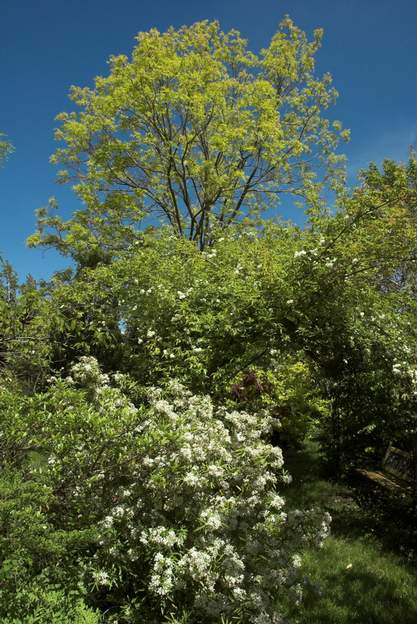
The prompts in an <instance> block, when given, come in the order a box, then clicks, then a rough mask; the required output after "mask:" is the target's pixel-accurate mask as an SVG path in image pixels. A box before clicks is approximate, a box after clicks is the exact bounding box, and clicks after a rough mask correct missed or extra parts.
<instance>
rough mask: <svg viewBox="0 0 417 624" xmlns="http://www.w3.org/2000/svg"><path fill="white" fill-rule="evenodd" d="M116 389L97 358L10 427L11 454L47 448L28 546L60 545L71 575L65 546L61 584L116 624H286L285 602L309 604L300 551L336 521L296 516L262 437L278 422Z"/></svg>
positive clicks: (175, 392) (173, 385)
mask: <svg viewBox="0 0 417 624" xmlns="http://www.w3.org/2000/svg"><path fill="white" fill-rule="evenodd" d="M93 380H95V387H94V392H92V390H93V388H92V384H93ZM115 384H118V386H120V387H122V386H126V383H125V380H124V378H123V375H120V374H116V375H111V376H109V377H107V376H103V375H102V373H101V371H100V369H99V367H98V365H97V362H96V361H95V360H94V359H93V358H87V357H85V358H82V359H81V360H80V361H79V363H78V364H77V365H76V366H74V367H73V369H72V371H71V377H70V378H69V379H67V380H64V381H55V382H54V383H53V385H52V387H51V390H50V391H49V392H47V393H46V394H43V395H37V396H35V397H33V398H32V399H25V409H24V411H25V416H24V418H25V428H19V427H18V426H16V413H15V414H14V419H13V418H12V417H10V422H9V425H10V426H9V430H8V439H9V440H10V439H11V438H12V437H13V436H14V442H13V448H14V451H13V453H11V455H10V457H12V456H16V449H17V448H25V449H27V448H30V447H31V445H32V446H36V447H37V448H39V449H40V448H41V451H39V453H40V457H39V456H37V458H36V461H35V462H34V463H33V465H32V468H31V476H30V479H31V480H32V481H34V482H35V483H37V484H39V487H40V486H41V487H42V488H44V489H42V492H45V494H43V498H42V500H40V502H39V513H40V514H41V517H42V522H41V521H40V523H39V527H38V531H39V532H40V535H39V536H38V538H37V541H36V543H31V545H30V548H31V549H34V550H35V551H36V549H37V548H42V547H41V546H38V544H42V543H43V541H44V540H45V539H46V537H45V536H48V540H50V541H51V544H55V542H56V543H58V544H59V558H60V560H61V561H62V562H63V565H62V567H60V566H57V561H56V553H57V552H58V551H57V547H53V548H54V552H52V550H53V548H52V546H51V549H50V550H51V552H50V553H49V554H47V555H45V554H42V557H43V566H44V567H45V568H46V569H48V570H49V571H50V573H51V575H52V580H53V581H54V582H56V583H58V584H68V583H69V581H68V579H67V578H66V577H65V574H66V572H65V571H68V574H71V583H70V584H71V586H74V585H76V584H77V583H80V584H82V585H83V586H84V587H86V588H87V597H86V600H87V604H88V605H89V606H90V607H91V608H93V609H96V608H99V609H101V610H102V611H104V612H105V621H106V622H116V621H117V622H129V623H136V622H138V623H139V622H149V623H151V622H155V623H158V624H159V623H161V622H163V621H165V619H167V618H170V617H171V618H180V619H181V618H183V621H188V622H196V623H197V622H202V621H204V622H208V623H209V622H213V623H215V622H216V623H217V622H220V621H221V616H224V617H228V618H233V621H240V622H248V623H249V622H250V623H255V622H259V623H261V622H262V623H264V622H265V623H266V622H271V623H272V622H279V621H281V620H280V617H281V607H280V604H281V601H282V600H284V599H285V600H287V597H288V594H289V593H290V594H291V593H292V594H293V595H294V598H295V599H299V597H300V591H301V585H300V582H299V571H300V565H301V559H300V556H299V555H298V553H299V552H300V551H301V550H302V549H303V548H304V546H305V545H306V544H307V543H311V542H312V541H313V542H314V541H315V542H316V543H321V542H322V540H323V539H324V537H325V536H326V534H327V532H328V520H329V518H323V517H321V515H320V514H319V513H316V512H301V511H292V512H290V513H287V512H286V510H285V503H284V499H283V498H282V496H281V495H280V493H279V486H280V484H282V483H283V482H284V481H286V480H288V475H286V473H285V471H284V469H283V457H282V453H281V450H280V449H279V448H276V447H275V448H274V447H272V446H271V445H270V444H267V443H266V442H265V441H264V439H263V438H264V435H265V433H266V432H267V431H268V428H269V427H270V420H269V418H268V417H267V416H266V415H262V414H257V415H251V414H248V413H244V412H228V411H226V410H225V409H222V408H215V407H214V406H213V404H212V401H211V400H210V398H209V397H208V396H194V395H192V394H191V393H190V392H188V391H187V390H186V389H185V388H184V387H183V386H182V385H180V384H179V383H177V382H170V383H169V384H168V385H167V387H166V388H165V389H163V390H162V389H158V388H153V389H151V390H150V391H149V402H148V404H145V405H141V406H139V407H138V406H135V405H133V403H131V401H130V399H129V398H128V397H127V396H126V394H125V393H124V392H123V391H122V390H121V389H120V387H118V386H117V385H115ZM13 432H14V433H13ZM26 478H28V476H27V475H26ZM45 488H46V489H45ZM34 505H35V507H34V508H33V509H32V510H30V513H32V514H33V513H37V512H36V511H35V508H36V503H34ZM28 513H29V512H28ZM42 527H44V528H42ZM43 532H44V533H45V536H43ZM31 556H32V555H31ZM37 556H38V555H36V557H37ZM36 557H35V558H36ZM42 557H41V559H42ZM54 557H55V559H54ZM184 618H188V619H184Z"/></svg>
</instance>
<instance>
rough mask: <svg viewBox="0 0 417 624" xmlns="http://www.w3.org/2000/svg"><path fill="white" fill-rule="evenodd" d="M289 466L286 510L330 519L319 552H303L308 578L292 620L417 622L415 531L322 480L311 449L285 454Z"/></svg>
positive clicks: (304, 623) (309, 623) (308, 623)
mask: <svg viewBox="0 0 417 624" xmlns="http://www.w3.org/2000/svg"><path fill="white" fill-rule="evenodd" d="M287 468H288V470H289V471H290V473H291V474H292V476H293V483H292V485H291V486H290V487H289V488H288V490H287V492H286V498H287V503H288V505H289V507H298V508H301V509H302V508H306V507H312V506H316V507H320V508H321V509H323V510H326V511H329V512H330V514H331V515H332V517H333V522H332V536H331V537H330V538H329V539H328V540H327V541H326V543H325V545H324V547H323V548H322V549H321V550H319V551H317V550H311V551H307V552H306V553H305V554H304V564H305V572H306V575H307V578H308V579H310V581H309V582H306V588H305V592H304V594H305V600H304V603H303V605H302V607H301V609H299V610H298V611H296V612H294V613H293V614H292V617H291V619H290V622H291V623H294V624H321V623H323V624H394V623H395V624H417V570H416V568H417V566H415V565H414V566H413V561H414V564H415V559H414V560H413V557H414V555H415V551H413V544H414V537H415V533H413V530H412V527H411V528H410V527H409V526H405V525H404V523H402V522H400V521H398V519H395V516H393V517H391V518H390V517H389V514H387V510H386V509H385V510H384V509H383V505H382V506H381V505H379V506H378V505H371V504H369V501H365V504H364V505H360V504H358V499H357V497H356V496H355V493H354V491H353V490H352V488H351V487H349V485H346V484H345V483H339V482H335V481H330V480H328V479H326V478H325V473H324V471H323V469H322V463H321V458H320V454H319V449H318V447H317V446H315V445H309V446H308V447H307V448H306V449H304V450H303V451H298V452H295V453H293V454H290V453H287ZM393 518H394V519H393ZM410 539H411V541H410ZM407 555H408V558H407Z"/></svg>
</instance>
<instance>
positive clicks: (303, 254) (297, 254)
mask: <svg viewBox="0 0 417 624" xmlns="http://www.w3.org/2000/svg"><path fill="white" fill-rule="evenodd" d="M306 255H307V252H306V250H305V249H300V251H296V252H295V254H294V258H301V257H302V256H306Z"/></svg>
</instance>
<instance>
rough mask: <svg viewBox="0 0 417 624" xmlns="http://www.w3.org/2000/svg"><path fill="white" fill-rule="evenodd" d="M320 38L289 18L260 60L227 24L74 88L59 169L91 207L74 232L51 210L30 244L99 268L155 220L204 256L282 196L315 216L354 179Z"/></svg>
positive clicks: (75, 220)
mask: <svg viewBox="0 0 417 624" xmlns="http://www.w3.org/2000/svg"><path fill="white" fill-rule="evenodd" d="M321 39H322V31H321V30H316V31H314V36H313V40H312V41H309V40H308V38H307V36H306V34H305V33H304V32H303V31H301V30H300V29H299V28H298V27H296V26H295V25H294V24H293V22H292V21H291V20H290V19H289V18H286V19H284V20H283V22H282V23H281V25H280V27H279V30H278V32H277V33H276V34H275V35H274V36H273V38H272V41H271V43H270V45H269V47H268V48H266V49H264V50H261V52H260V53H259V54H254V53H252V52H250V51H249V50H248V49H247V42H246V41H245V40H244V39H242V37H241V36H240V34H239V33H238V32H237V31H235V30H232V31H230V32H228V33H224V32H222V31H221V30H220V27H219V24H218V23H217V22H213V23H209V22H207V21H203V22H197V23H196V24H194V25H192V26H190V27H185V26H184V27H182V28H181V29H179V30H174V29H173V28H170V29H169V30H168V31H167V32H166V33H159V32H158V31H157V30H155V29H152V30H150V31H149V32H147V33H140V34H139V35H138V37H137V45H136V47H135V49H134V50H133V54H132V58H131V60H129V59H128V58H127V57H126V56H124V55H121V56H113V57H111V59H110V73H109V75H108V76H107V77H98V78H96V80H95V85H94V87H93V88H88V87H86V88H80V87H73V88H72V90H71V94H70V98H71V100H72V101H73V102H74V103H75V104H76V105H77V106H78V107H79V109H80V112H78V113H77V112H71V113H62V114H60V115H58V120H59V121H61V127H60V128H59V129H58V130H57V131H56V138H57V139H58V140H59V141H62V142H63V143H64V146H63V147H60V148H59V149H58V150H57V151H56V153H55V154H54V156H53V157H52V162H53V163H57V164H62V165H63V166H64V169H63V170H62V171H60V172H59V179H60V181H61V182H69V181H71V182H75V183H76V184H75V187H74V188H75V191H76V192H77V194H78V196H79V197H80V199H81V200H82V202H83V203H84V206H85V207H84V208H83V210H80V211H78V212H76V213H75V215H74V216H73V217H72V219H70V220H69V221H67V222H63V221H62V220H61V219H60V218H59V217H58V216H51V214H50V213H49V212H48V210H47V209H41V210H40V212H39V213H38V232H37V233H36V234H35V235H33V236H32V237H31V238H30V240H29V244H30V245H32V246H34V245H39V244H41V245H50V246H55V247H58V248H59V249H60V251H61V252H63V253H64V254H67V255H71V256H73V257H75V259H76V260H77V261H79V262H80V261H81V263H82V262H83V261H84V262H85V256H86V255H87V256H88V258H87V264H88V263H89V262H90V264H91V263H92V264H94V262H97V259H100V258H101V259H103V258H106V257H108V256H109V255H110V256H112V254H114V252H115V251H117V250H119V249H120V248H124V247H126V246H127V245H129V244H131V242H132V238H133V239H134V227H133V226H135V225H136V224H137V223H138V222H139V221H141V219H142V218H143V217H144V216H146V215H152V216H155V215H156V216H162V218H163V219H164V220H165V221H167V222H168V223H170V224H171V226H172V228H173V230H174V232H175V233H176V235H178V236H180V237H186V238H188V239H190V240H192V241H195V242H196V243H197V244H198V246H199V248H200V249H203V248H204V247H205V246H206V245H207V244H208V243H210V242H211V240H212V237H213V233H214V231H215V230H216V228H220V229H222V228H225V227H227V226H228V225H230V224H232V223H234V222H236V221H237V220H239V219H241V218H242V217H244V216H245V215H248V214H253V213H254V211H259V210H265V209H267V208H271V207H273V208H275V207H276V206H277V205H278V203H279V198H280V196H281V195H282V194H283V193H287V192H288V193H292V194H293V195H295V196H297V197H298V198H300V199H301V200H303V201H305V202H306V203H307V205H308V206H310V207H312V206H317V205H318V203H319V198H320V193H321V190H322V189H323V186H324V185H325V184H329V185H330V187H331V188H333V189H336V188H337V187H338V184H339V183H340V181H341V180H342V179H343V157H342V156H338V155H336V153H335V149H336V147H337V144H338V140H339V139H340V138H343V139H347V138H348V131H346V130H342V125H341V123H340V122H333V124H331V123H330V122H329V120H328V119H326V118H325V117H323V116H322V111H323V110H324V109H326V108H327V107H328V106H329V105H330V104H331V103H332V102H333V101H334V100H335V98H336V96H337V93H336V91H335V89H334V88H333V87H332V86H331V76H330V75H329V74H325V75H324V76H323V77H321V78H319V77H317V76H316V75H315V71H314V66H315V54H316V52H317V50H318V49H319V47H320V44H321ZM51 228H52V229H51ZM92 250H94V253H93V261H92V262H91V258H89V256H90V254H91V253H92Z"/></svg>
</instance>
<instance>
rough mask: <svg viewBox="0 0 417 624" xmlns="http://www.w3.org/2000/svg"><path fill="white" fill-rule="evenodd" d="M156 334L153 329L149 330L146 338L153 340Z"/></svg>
mask: <svg viewBox="0 0 417 624" xmlns="http://www.w3.org/2000/svg"><path fill="white" fill-rule="evenodd" d="M155 334H156V332H154V331H153V329H148V331H147V332H146V336H147V337H148V338H153V337H154V336H155Z"/></svg>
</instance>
